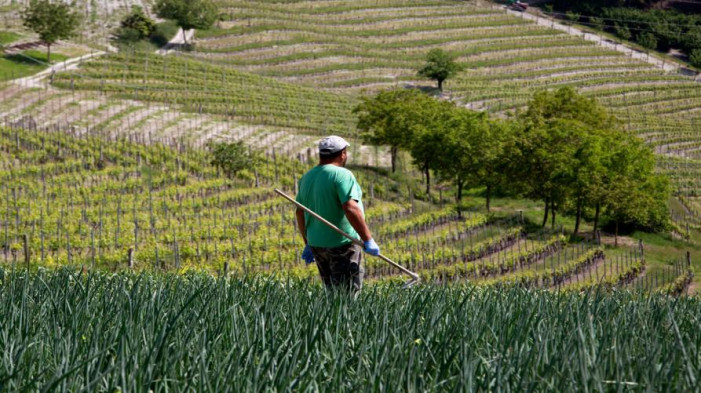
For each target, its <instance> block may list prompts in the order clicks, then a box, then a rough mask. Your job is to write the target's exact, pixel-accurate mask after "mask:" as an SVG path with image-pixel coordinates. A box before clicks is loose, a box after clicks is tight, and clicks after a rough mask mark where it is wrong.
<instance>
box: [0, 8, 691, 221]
mask: <svg viewBox="0 0 701 393" xmlns="http://www.w3.org/2000/svg"><path fill="white" fill-rule="evenodd" d="M219 3H220V5H221V7H222V9H223V14H224V15H225V16H226V17H225V18H224V19H226V20H224V21H221V22H219V23H218V24H217V26H216V27H215V28H213V29H211V30H209V31H198V32H197V35H196V38H197V40H196V50H195V51H194V52H188V53H181V54H175V55H173V56H167V57H162V56H156V55H146V54H135V53H133V54H129V53H123V54H120V55H114V56H110V57H106V58H103V59H100V60H95V61H92V62H88V63H85V64H84V66H83V67H82V68H80V69H78V70H75V71H71V72H69V73H59V74H57V75H55V77H54V78H53V85H54V86H55V87H59V88H62V89H64V92H63V93H62V92H60V91H59V92H56V93H52V95H53V94H56V95H58V96H59V98H58V99H56V98H53V99H45V100H46V105H48V106H49V107H52V108H61V109H59V110H58V111H57V112H58V119H59V121H55V119H56V117H54V119H51V118H50V117H51V116H48V117H45V118H41V119H42V121H43V123H42V121H39V122H38V123H40V124H44V125H45V124H54V123H60V118H61V116H63V117H66V115H65V113H67V110H66V109H68V108H70V107H71V106H73V107H77V108H83V107H84V106H85V105H84V101H86V100H82V99H77V100H73V98H72V97H75V96H76V95H77V93H74V91H79V92H81V93H80V94H95V93H96V92H99V93H101V94H108V95H109V96H110V97H115V96H116V97H118V98H119V99H121V100H127V101H121V102H120V101H119V100H116V99H115V98H110V99H109V100H107V101H109V103H108V104H104V103H102V101H101V100H103V98H99V99H97V98H94V96H92V98H89V99H87V100H92V101H93V102H100V104H97V109H95V111H96V113H97V112H99V113H100V114H99V115H97V117H98V118H100V119H101V120H100V121H98V123H97V124H98V125H99V124H100V123H101V122H102V121H104V120H102V119H110V118H111V119H113V120H111V121H110V124H108V125H109V126H110V128H111V129H113V130H119V129H123V130H131V131H132V132H133V133H140V134H144V133H146V134H149V133H150V132H149V131H147V132H144V131H139V130H144V129H150V128H154V127H155V128H156V129H157V131H154V132H159V133H162V134H163V135H172V134H175V135H174V136H175V137H176V138H181V139H183V140H190V141H193V142H195V144H201V143H203V142H204V141H206V140H207V139H210V138H239V137H238V136H237V135H239V132H240V131H241V130H247V131H242V132H244V134H245V135H252V137H250V138H249V137H245V138H244V139H246V140H247V141H248V142H249V143H251V144H254V142H255V141H256V140H258V141H266V143H261V144H259V145H265V146H268V150H269V152H272V150H273V148H270V147H269V146H270V145H273V146H274V150H276V151H283V149H284V151H285V153H286V154H287V155H289V156H293V157H302V158H303V159H304V158H306V157H308V156H309V155H313V152H312V151H309V147H311V146H312V145H313V142H314V140H315V138H316V137H318V135H321V134H327V133H331V132H334V133H340V134H343V135H346V136H355V135H356V132H355V127H354V125H355V118H354V116H353V114H352V113H351V109H352V107H353V105H354V104H355V103H356V102H357V100H358V97H359V96H360V95H362V94H370V93H372V92H374V91H377V90H379V89H385V88H389V87H400V86H414V87H430V86H433V83H432V82H431V81H427V80H422V79H421V78H418V77H417V76H416V70H417V69H418V68H419V67H420V66H421V64H422V63H423V61H424V57H425V54H426V52H427V51H428V50H430V49H432V48H443V49H446V50H449V51H451V52H453V53H454V54H455V55H456V56H458V61H459V62H460V63H461V64H462V65H464V66H465V69H464V71H463V72H462V73H460V74H459V75H458V76H457V77H455V78H454V79H450V80H448V81H447V82H446V84H445V91H444V93H443V95H442V96H443V97H444V98H446V99H450V100H453V101H455V102H456V103H459V104H460V105H464V106H466V107H468V108H472V109H476V110H483V111H488V112H490V113H493V114H494V115H496V116H506V115H508V114H510V113H513V112H514V111H516V110H518V109H520V108H523V106H524V105H525V104H526V102H527V100H528V99H529V98H530V97H531V96H532V93H533V92H534V91H537V90H539V89H544V88H554V87H559V86H564V85H568V86H574V87H576V88H577V89H578V90H579V91H580V92H582V93H584V94H585V95H588V96H591V97H596V98H597V99H598V100H599V101H600V102H601V103H602V104H604V105H605V106H606V107H607V108H609V109H610V110H611V111H612V112H613V113H614V114H616V115H617V116H618V118H619V119H620V120H621V122H622V123H623V125H624V126H625V127H626V129H628V130H629V131H630V132H631V133H635V134H636V135H638V136H640V137H641V138H643V139H644V140H646V141H647V142H648V143H650V144H651V145H652V146H653V147H654V149H655V151H656V152H657V153H659V154H660V155H663V156H666V157H668V158H669V159H668V160H667V161H666V162H673V163H675V164H670V165H667V164H665V165H663V166H662V167H661V170H664V171H668V170H670V169H671V170H672V171H674V167H677V166H680V165H681V166H684V167H686V168H698V167H699V164H698V163H699V160H700V159H701V132H699V124H701V123H699V121H700V120H701V119H700V118H699V117H701V111H699V108H701V99H700V97H701V90H700V89H699V88H698V87H699V85H698V83H697V82H695V81H694V79H693V78H692V77H690V76H685V75H682V74H680V73H678V72H677V71H675V70H671V71H670V70H669V66H668V65H667V66H666V67H665V66H661V65H660V64H659V63H657V62H648V61H646V60H645V58H638V57H640V56H638V57H635V58H634V57H632V56H627V55H625V54H623V53H621V52H620V51H618V50H616V48H617V47H618V46H616V45H614V47H611V44H610V43H605V42H599V43H598V44H597V42H595V41H591V40H590V39H585V38H586V37H582V36H580V35H578V34H577V33H576V30H570V31H568V30H567V29H564V30H563V29H559V28H555V27H556V26H555V25H554V23H553V25H552V26H551V27H549V26H544V25H543V23H536V22H535V21H533V20H531V19H528V18H525V17H523V16H522V15H520V14H512V13H508V12H506V11H505V10H504V9H502V8H499V7H498V6H496V5H495V4H493V3H488V2H482V1H452V0H419V1H406V0H360V1H348V0H333V1H286V2H272V1H264V0H259V1H243V0H238V1H237V0H232V1H228V0H227V1H220V2H219ZM588 38H591V37H588ZM653 63H654V64H653ZM66 90H67V91H70V92H71V94H70V97H71V98H68V97H69V95H68V94H67V93H65V91H66ZM10 91H11V90H10ZM88 92H92V93H88ZM22 94H23V95H24V94H30V95H31V94H33V95H37V96H42V94H43V95H44V96H46V93H42V92H38V91H33V92H29V93H22ZM61 94H63V96H61ZM0 95H1V96H2V97H3V98H5V97H8V93H7V90H5V91H3V92H2V93H0ZM23 95H20V96H18V97H23ZM98 96H100V97H101V95H98ZM9 97H14V93H9ZM3 101H6V100H3ZM12 102H28V101H26V100H24V99H19V100H14V101H13V100H10V101H8V103H7V104H5V103H4V102H3V107H5V108H7V109H3V110H4V113H5V114H6V115H7V114H9V115H11V116H9V118H10V121H11V122H17V121H18V120H19V119H21V117H22V116H24V115H31V116H42V115H38V114H37V113H38V109H39V108H40V106H36V107H31V106H30V107H29V108H22V109H20V110H18V109H17V108H18V106H21V105H24V104H17V105H15V104H13V103H12ZM29 102H30V101H29ZM56 102H58V104H57V103H56ZM134 102H141V103H143V104H141V105H142V107H144V108H146V109H143V108H142V109H140V110H138V111H141V113H142V114H143V117H142V115H134V116H133V117H132V116H131V115H130V113H131V112H130V113H125V114H123V115H120V113H122V110H123V111H132V110H133V111H137V110H136V109H130V106H131V105H133V104H134ZM113 103H114V104H113ZM5 105H7V106H5ZM93 105H95V104H94V103H93ZM106 105H107V107H115V109H114V112H110V111H109V110H108V111H107V112H104V111H101V110H100V109H99V108H105V107H106ZM154 107H157V108H160V109H163V108H171V110H170V111H169V112H171V111H172V112H176V114H173V115H170V116H171V117H159V113H164V112H165V110H164V112H160V109H153V108H154ZM118 108H122V110H119V109H118ZM183 109H184V110H185V113H183V114H180V113H177V112H178V111H180V110H183ZM91 111H92V110H91ZM111 113H114V115H111ZM19 115H22V116H19ZM176 118H177V119H180V120H175V119H176ZM189 118H195V119H197V120H196V121H195V122H194V124H195V126H192V122H191V121H190V122H188V121H187V119H189ZM131 119H135V120H134V121H132V120H131ZM149 120H153V121H149ZM123 121H126V122H127V124H126V126H119V127H116V128H113V127H111V126H113V125H115V124H118V123H120V122H123ZM222 122H224V123H225V124H228V125H224V124H222ZM74 123H75V121H74ZM72 124H73V123H72ZM78 125H80V124H78ZM154 125H155V126H154ZM144 127H146V128H144ZM250 130H256V131H255V132H251V133H248V131H250ZM127 132H129V131H127ZM239 139H240V138H239ZM267 142H270V143H267ZM354 145H356V146H357V145H359V144H358V143H355V144H354ZM305 153H312V154H306V155H305ZM355 157H356V158H359V161H358V162H363V163H369V164H371V165H387V160H386V156H384V155H383V154H382V151H379V152H378V153H373V152H372V151H371V150H369V149H367V148H363V149H359V150H358V151H357V152H356V154H355ZM685 176H687V175H684V174H681V173H680V174H679V175H674V176H673V178H674V180H675V182H676V183H675V184H676V185H677V187H678V190H679V191H678V194H679V196H680V198H685V197H693V196H694V195H696V194H698V192H699V190H698V188H696V186H694V185H690V183H689V181H692V182H693V180H689V181H687V180H684V179H685ZM689 177H690V178H691V179H693V178H694V177H695V178H699V177H701V173H699V172H696V171H694V172H693V173H691V174H689ZM678 202H680V203H681V201H678ZM690 211H691V209H689V211H687V210H685V209H679V210H678V211H677V212H676V213H677V215H676V216H677V217H679V219H678V223H679V225H680V226H681V227H684V226H685V225H686V223H689V222H690V223H692V227H693V225H695V224H694V223H695V221H694V220H695V219H694V217H693V215H691V214H690V213H689V212H690Z"/></svg>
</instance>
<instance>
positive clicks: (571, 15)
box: [565, 11, 581, 23]
mask: <svg viewBox="0 0 701 393" xmlns="http://www.w3.org/2000/svg"><path fill="white" fill-rule="evenodd" d="M565 17H566V18H567V19H568V20H569V21H570V22H572V23H576V22H577V21H578V20H579V18H580V17H581V15H580V14H578V13H576V12H572V11H567V12H565Z"/></svg>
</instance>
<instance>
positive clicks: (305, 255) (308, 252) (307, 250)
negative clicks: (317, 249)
mask: <svg viewBox="0 0 701 393" xmlns="http://www.w3.org/2000/svg"><path fill="white" fill-rule="evenodd" d="M302 259H304V262H306V263H307V265H309V264H310V263H312V262H314V254H312V248H311V247H309V244H307V245H306V246H304V251H302Z"/></svg>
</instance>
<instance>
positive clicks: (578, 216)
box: [572, 199, 582, 236]
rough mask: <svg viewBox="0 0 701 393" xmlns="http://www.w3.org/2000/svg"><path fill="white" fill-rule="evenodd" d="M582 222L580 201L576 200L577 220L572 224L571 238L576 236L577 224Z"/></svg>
mask: <svg viewBox="0 0 701 393" xmlns="http://www.w3.org/2000/svg"><path fill="white" fill-rule="evenodd" d="M581 220H582V200H581V199H578V200H577V219H576V220H575V222H574V233H573V234H572V235H573V236H577V232H579V223H580V221H581Z"/></svg>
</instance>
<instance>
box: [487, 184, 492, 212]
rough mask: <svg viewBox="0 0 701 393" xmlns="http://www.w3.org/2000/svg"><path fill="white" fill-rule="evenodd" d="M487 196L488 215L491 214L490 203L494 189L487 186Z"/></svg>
mask: <svg viewBox="0 0 701 393" xmlns="http://www.w3.org/2000/svg"><path fill="white" fill-rule="evenodd" d="M486 196H487V213H489V204H490V203H489V202H490V201H491V199H492V187H491V186H487V195H486Z"/></svg>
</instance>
